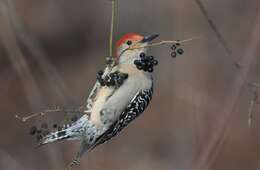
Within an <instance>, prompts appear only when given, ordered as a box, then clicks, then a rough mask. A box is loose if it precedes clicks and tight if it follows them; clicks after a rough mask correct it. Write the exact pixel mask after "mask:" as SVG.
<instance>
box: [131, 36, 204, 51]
mask: <svg viewBox="0 0 260 170" xmlns="http://www.w3.org/2000/svg"><path fill="white" fill-rule="evenodd" d="M199 38H200V37H192V38H188V39H184V40H181V41H177V40H162V41H160V42H157V43H153V44H148V45H145V46H139V47H134V46H133V47H130V48H129V49H128V50H134V49H140V48H149V47H155V46H160V45H165V44H176V43H180V44H182V43H185V42H189V41H192V40H195V39H199Z"/></svg>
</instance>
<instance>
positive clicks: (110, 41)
mask: <svg viewBox="0 0 260 170" xmlns="http://www.w3.org/2000/svg"><path fill="white" fill-rule="evenodd" d="M111 4H112V12H111V23H110V37H109V56H108V59H109V60H110V61H112V62H108V67H109V68H112V67H113V66H114V64H115V61H114V58H113V49H114V48H113V47H114V46H113V43H114V41H113V40H114V25H115V17H116V0H112V1H111Z"/></svg>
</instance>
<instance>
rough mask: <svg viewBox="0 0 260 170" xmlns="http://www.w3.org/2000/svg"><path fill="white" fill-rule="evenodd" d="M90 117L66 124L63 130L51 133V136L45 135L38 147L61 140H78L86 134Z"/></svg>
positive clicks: (84, 116) (83, 117) (85, 116)
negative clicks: (85, 130)
mask: <svg viewBox="0 0 260 170" xmlns="http://www.w3.org/2000/svg"><path fill="white" fill-rule="evenodd" d="M88 121H89V120H88V116H87V115H83V116H82V117H81V118H80V119H78V120H77V121H76V122H74V123H72V124H64V125H63V127H62V128H61V129H58V130H57V131H55V132H50V133H49V134H47V135H45V136H44V137H43V138H42V139H40V140H39V142H38V147H40V146H42V145H45V144H48V143H53V142H57V141H61V140H65V139H67V140H75V139H78V137H79V136H81V135H82V134H83V132H84V129H85V125H86V122H88Z"/></svg>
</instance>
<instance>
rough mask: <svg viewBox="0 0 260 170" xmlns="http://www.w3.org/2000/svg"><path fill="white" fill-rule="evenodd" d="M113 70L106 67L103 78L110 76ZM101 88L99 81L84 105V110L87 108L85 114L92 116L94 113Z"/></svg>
mask: <svg viewBox="0 0 260 170" xmlns="http://www.w3.org/2000/svg"><path fill="white" fill-rule="evenodd" d="M114 68H115V67H114ZM112 70H113V68H110V67H106V68H105V69H104V74H103V76H102V77H105V76H106V75H108V74H109V73H110V72H111V71H112ZM101 87H102V86H101V84H100V83H99V82H98V81H96V83H95V85H94V87H93V89H92V90H91V92H90V94H89V96H88V98H87V101H86V103H85V104H84V108H85V110H84V112H85V113H89V114H90V113H91V112H92V108H93V105H94V103H95V101H96V98H97V94H98V93H99V91H100V89H101Z"/></svg>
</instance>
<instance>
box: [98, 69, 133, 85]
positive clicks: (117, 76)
mask: <svg viewBox="0 0 260 170" xmlns="http://www.w3.org/2000/svg"><path fill="white" fill-rule="evenodd" d="M103 74H104V72H103V71H99V72H98V75H97V80H98V81H99V83H100V84H101V86H108V87H110V86H116V87H117V88H118V87H120V86H121V85H122V84H123V83H124V81H125V80H126V79H127V78H128V74H127V73H122V72H120V71H115V72H112V73H109V74H108V75H106V76H105V77H104V78H103Z"/></svg>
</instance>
